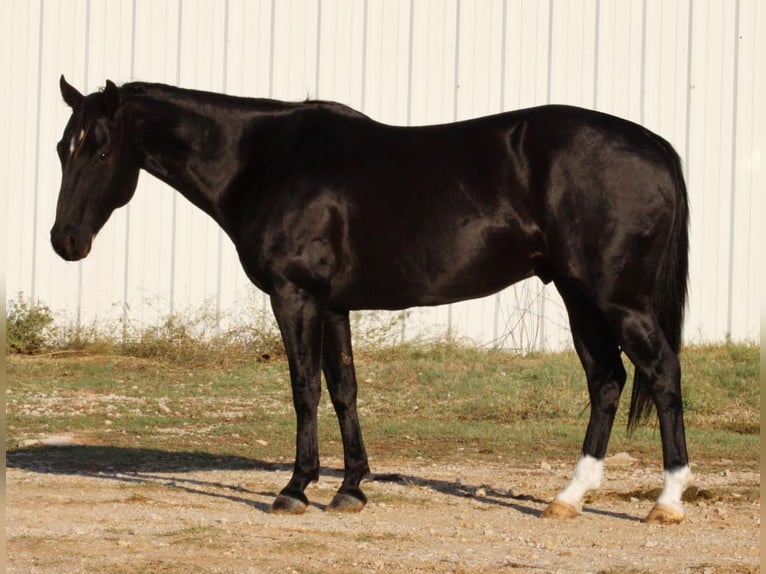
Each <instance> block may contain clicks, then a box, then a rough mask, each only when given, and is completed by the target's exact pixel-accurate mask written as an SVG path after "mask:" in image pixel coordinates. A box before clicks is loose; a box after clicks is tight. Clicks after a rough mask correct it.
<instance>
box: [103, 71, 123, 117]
mask: <svg viewBox="0 0 766 574" xmlns="http://www.w3.org/2000/svg"><path fill="white" fill-rule="evenodd" d="M103 94H104V107H105V108H106V114H107V115H108V116H109V117H114V115H115V114H116V113H117V108H119V107H120V88H118V87H117V86H116V85H115V84H114V82H113V81H112V80H107V81H106V87H105V88H104V92H103Z"/></svg>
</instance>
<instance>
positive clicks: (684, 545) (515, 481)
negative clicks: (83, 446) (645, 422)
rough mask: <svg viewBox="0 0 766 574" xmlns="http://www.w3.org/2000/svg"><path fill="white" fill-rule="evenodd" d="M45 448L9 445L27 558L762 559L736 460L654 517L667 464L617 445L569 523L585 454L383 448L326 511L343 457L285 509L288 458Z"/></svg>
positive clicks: (200, 568) (739, 567)
mask: <svg viewBox="0 0 766 574" xmlns="http://www.w3.org/2000/svg"><path fill="white" fill-rule="evenodd" d="M45 448H49V449H56V447H40V446H37V447H35V446H30V447H29V449H27V450H26V451H25V453H23V454H24V456H18V455H16V456H14V455H13V454H12V455H11V456H9V463H8V468H7V469H6V477H7V491H6V494H7V548H8V549H7V551H8V572H11V573H22V572H23V573H36V572H39V573H46V574H53V573H63V572H67V573H69V572H118V573H121V572H170V573H187V572H222V573H248V572H280V573H282V572H287V573H291V572H297V573H309V572H605V571H606V572H626V571H627V572H704V573H715V572H760V491H759V489H760V473H759V472H758V471H756V470H751V471H737V470H735V469H728V468H727V467H726V464H725V463H726V461H723V463H722V464H720V465H716V466H715V468H708V469H707V470H706V469H700V468H694V467H693V470H694V471H695V487H696V488H695V489H694V490H693V491H691V492H692V496H691V499H692V500H691V501H690V502H687V504H686V506H687V513H688V514H687V519H686V520H685V521H684V522H683V523H682V524H681V525H678V526H648V525H646V524H643V523H642V522H640V521H639V519H640V518H641V517H643V516H644V515H645V514H646V513H647V512H648V511H649V509H650V508H651V506H652V498H653V497H654V496H656V492H654V493H653V492H650V490H651V489H654V488H657V487H658V486H660V481H661V475H660V472H659V470H658V469H648V468H646V465H644V464H642V463H640V461H636V460H635V459H632V458H631V457H629V456H622V457H619V456H618V457H616V458H613V459H608V460H607V464H606V480H605V484H604V486H603V487H602V490H601V491H600V492H599V493H598V494H597V495H595V496H593V497H592V500H591V501H590V503H589V504H588V505H587V507H586V509H585V512H584V514H583V515H582V516H580V517H579V518H577V519H575V520H571V521H564V522H562V521H555V520H544V519H541V518H539V514H540V513H541V512H542V510H543V508H544V507H545V505H546V502H547V501H548V500H549V499H550V498H551V497H552V496H553V495H554V494H555V493H556V492H557V490H558V489H560V488H561V487H562V486H564V485H565V484H566V482H567V481H568V479H569V476H570V473H571V471H572V466H573V462H572V461H569V462H566V463H565V462H559V461H544V462H542V463H540V462H538V463H537V465H536V466H527V467H513V466H511V465H507V464H494V463H492V464H490V463H474V462H471V463H466V464H457V463H455V464H446V465H445V464H440V465H435V464H432V463H431V462H429V461H420V460H407V461H396V460H373V461H372V465H373V469H374V474H373V475H372V476H371V477H370V480H367V481H365V482H364V483H363V488H364V490H365V492H366V494H367V495H368V497H369V500H370V502H369V504H368V505H367V507H366V508H365V509H364V511H362V512H361V513H359V514H350V515H349V514H333V513H329V512H325V511H324V510H325V507H326V505H327V504H328V503H329V502H330V500H331V499H332V496H333V494H334V492H335V490H336V489H337V487H338V486H339V484H340V480H341V476H340V472H339V471H338V469H339V468H340V467H341V461H339V460H332V459H330V460H327V461H324V463H325V468H327V469H328V470H326V471H324V472H323V474H322V476H321V478H320V480H319V482H318V483H316V484H314V485H312V486H310V487H309V489H308V490H307V495H308V496H309V499H310V500H311V501H312V504H311V506H310V507H309V509H308V510H307V512H306V513H305V514H304V515H302V516H275V515H271V514H268V513H267V512H266V511H267V509H268V507H269V505H270V503H271V501H272V500H273V499H274V497H275V495H276V493H277V492H278V491H279V489H280V488H281V487H282V486H283V485H284V484H285V483H286V482H287V480H288V478H289V475H290V472H289V465H287V464H273V465H266V464H262V465H256V466H255V467H254V468H249V469H243V468H235V466H236V465H232V464H227V463H226V461H222V462H221V464H220V465H217V466H218V467H217V468H216V465H215V464H213V465H209V466H206V467H205V468H201V467H200V466H199V465H197V466H196V467H195V465H193V464H191V465H189V466H188V468H187V467H184V466H183V464H180V463H179V464H176V465H175V466H174V467H173V468H171V469H170V470H163V467H162V466H161V465H154V466H152V465H143V466H142V465H139V466H138V467H137V468H136V469H135V470H127V469H126V468H125V467H119V468H114V469H110V468H109V467H106V470H103V471H92V470H91V471H82V470H79V471H78V470H72V469H66V466H65V465H64V466H58V467H57V466H55V465H54V466H53V467H51V466H46V465H45V464H44V462H45V454H46V451H45V450H44V449H45ZM49 452H53V450H51V451H49ZM56 455H57V456H58V457H59V459H61V458H62V457H63V460H65V459H66V447H63V448H62V447H58V448H57V449H56Z"/></svg>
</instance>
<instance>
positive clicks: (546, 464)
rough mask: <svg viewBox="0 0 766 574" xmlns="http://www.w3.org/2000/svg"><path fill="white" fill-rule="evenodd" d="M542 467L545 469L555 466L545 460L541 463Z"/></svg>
mask: <svg viewBox="0 0 766 574" xmlns="http://www.w3.org/2000/svg"><path fill="white" fill-rule="evenodd" d="M540 468H541V469H543V470H551V468H553V467H552V466H551V464H550V463H549V462H546V461H543V462H541V463H540Z"/></svg>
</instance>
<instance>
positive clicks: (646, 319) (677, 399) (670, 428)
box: [610, 307, 692, 524]
mask: <svg viewBox="0 0 766 574" xmlns="http://www.w3.org/2000/svg"><path fill="white" fill-rule="evenodd" d="M610 317H611V319H612V321H613V324H614V326H615V329H616V331H617V332H618V333H619V335H618V336H619V339H620V342H621V344H622V348H623V350H624V351H625V353H626V354H627V355H628V358H630V360H631V362H632V363H633V365H634V366H635V368H636V375H635V379H634V382H633V387H634V391H633V392H634V396H636V394H638V395H639V396H640V395H642V394H644V393H648V395H649V397H650V398H651V400H652V402H653V403H654V406H655V407H656V410H657V416H658V419H659V426H660V437H661V440H662V462H663V468H664V487H663V489H662V492H661V493H660V496H659V498H658V499H657V502H656V504H655V506H654V508H652V510H651V511H650V512H649V514H648V515H647V516H646V518H645V521H646V522H648V523H650V524H677V523H679V522H681V521H682V520H683V519H684V516H685V512H684V507H683V504H682V503H681V496H682V495H683V491H684V489H685V488H686V487H687V486H688V485H689V483H690V482H691V480H692V473H691V470H690V468H689V458H688V454H687V451H686V437H685V431H684V418H683V403H682V397H681V365H680V363H679V360H678V355H677V353H676V351H675V350H673V349H672V348H671V347H670V345H669V344H668V340H667V337H666V336H665V334H664V333H663V331H662V328H661V327H660V325H659V323H658V321H657V317H656V315H655V314H654V312H652V311H647V310H628V309H625V308H624V307H619V308H615V309H614V310H612V311H611V312H610ZM642 410H644V409H643V408H642V407H641V404H640V400H639V401H636V400H634V401H632V404H631V421H637V419H638V414H639V413H640V412H641V411H642Z"/></svg>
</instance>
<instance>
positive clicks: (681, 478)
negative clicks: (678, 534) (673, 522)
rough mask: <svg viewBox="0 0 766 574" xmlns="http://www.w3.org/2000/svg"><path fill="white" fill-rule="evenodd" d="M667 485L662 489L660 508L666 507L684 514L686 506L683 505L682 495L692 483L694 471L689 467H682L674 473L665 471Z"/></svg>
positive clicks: (658, 500) (659, 500)
mask: <svg viewBox="0 0 766 574" xmlns="http://www.w3.org/2000/svg"><path fill="white" fill-rule="evenodd" d="M663 475H664V476H665V485H664V486H663V488H662V492H661V493H660V497H659V498H658V499H657V504H659V505H660V506H666V507H668V508H672V509H673V510H675V511H677V512H680V513H681V514H684V506H683V504H681V495H683V493H684V489H686V487H687V486H688V485H689V483H690V482H691V481H692V471H691V469H690V468H689V466H688V465H687V466H682V467H681V468H679V469H677V470H673V471H667V470H666V471H665V472H664V473H663Z"/></svg>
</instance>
